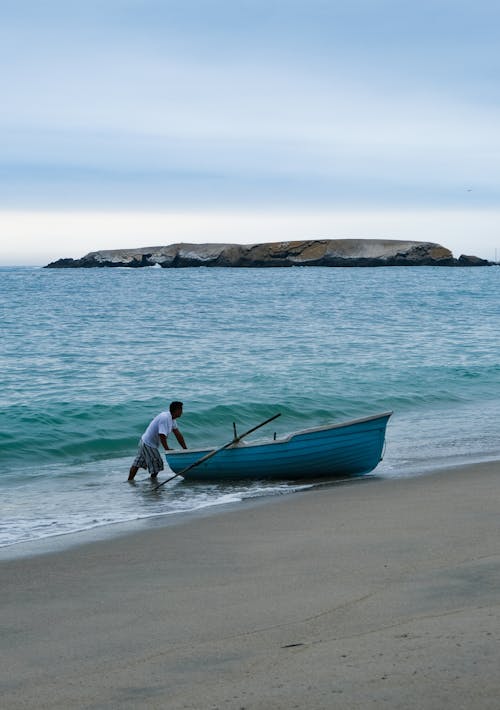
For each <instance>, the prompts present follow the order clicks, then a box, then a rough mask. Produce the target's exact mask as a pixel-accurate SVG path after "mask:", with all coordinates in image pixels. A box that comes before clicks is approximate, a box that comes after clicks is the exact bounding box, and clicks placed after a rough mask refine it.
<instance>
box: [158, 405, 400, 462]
mask: <svg viewBox="0 0 500 710" xmlns="http://www.w3.org/2000/svg"><path fill="white" fill-rule="evenodd" d="M393 413H394V412H393V411H392V410H390V411H387V412H382V413H381V414H372V415H370V416H368V417H361V418H360V419H351V420H350V421H347V422H340V423H339V424H323V425H322V426H317V427H310V428H309V429H299V430H298V431H293V432H291V433H290V434H287V435H286V436H285V438H283V439H271V440H269V441H260V442H259V441H243V440H241V441H238V442H237V443H236V444H232V445H231V446H227V447H226V449H225V451H230V450H231V449H244V448H248V447H257V446H272V445H275V444H287V443H289V442H290V441H291V440H292V439H294V438H295V437H296V436H301V435H302V434H314V433H316V432H320V431H329V430H330V429H343V428H344V427H349V426H353V425H354V424H364V423H365V422H370V421H375V420H376V419H383V418H384V417H387V419H388V418H389V417H391V416H392V415H393ZM216 449H217V447H213V448H203V449H173V450H172V453H170V452H166V456H167V461H168V458H169V457H170V456H172V454H174V455H180V456H185V455H187V454H196V453H200V454H201V453H209V452H210V451H215V450H216Z"/></svg>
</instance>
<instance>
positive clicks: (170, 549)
mask: <svg viewBox="0 0 500 710" xmlns="http://www.w3.org/2000/svg"><path fill="white" fill-rule="evenodd" d="M245 503H248V504H245V505H244V506H241V505H238V506H234V507H232V506H233V504H231V510H224V511H218V510H216V511H215V514H213V511H210V512H209V513H208V514H205V515H199V514H198V515H196V516H193V518H191V519H189V520H187V519H186V518H184V519H183V521H179V524H174V525H163V524H162V525H158V526H156V527H152V528H149V529H145V530H141V531H137V532H130V533H129V534H124V535H121V536H119V537H113V538H109V539H105V540H98V541H93V542H87V543H84V544H80V545H78V546H76V547H72V548H70V549H66V550H62V551H54V552H52V553H49V554H44V555H36V556H32V557H22V558H17V559H11V560H4V561H1V562H0V567H1V573H2V587H3V589H2V601H3V604H2V607H1V612H0V614H1V619H0V621H1V626H2V634H1V636H0V648H1V649H2V650H3V651H4V653H3V658H4V659H5V661H4V663H3V667H2V671H1V673H0V687H1V688H2V696H3V700H4V703H6V706H8V707H9V708H10V710H16V709H17V708H35V707H36V708H51V710H52V709H57V708H61V710H62V709H63V708H67V707H72V708H82V709H83V708H90V707H99V708H110V709H111V708H115V707H123V708H134V707H148V708H165V707H168V708H169V710H181V708H183V709H186V708H188V709H192V710H196V709H200V708H211V707H213V708H218V707H222V706H223V707H227V708H229V709H230V710H241V708H245V710H273V709H281V708H283V710H284V708H289V707H294V706H295V707H308V708H312V709H313V710H316V709H317V710H322V709H325V710H326V708H331V707H339V708H349V710H355V709H357V708H359V709H361V708H366V707H367V706H369V707H371V708H375V709H377V710H378V708H380V709H382V708H384V709H386V708H402V707H418V708H420V709H421V710H434V708H436V707H439V708H440V710H448V708H449V709H450V710H451V708H453V709H454V708H456V707H475V708H479V709H481V710H486V709H488V710H489V709H490V708H491V710H496V708H497V707H498V695H499V694H500V680H499V679H498V674H497V669H498V665H499V662H500V645H499V643H498V642H499V641H500V622H499V621H498V606H499V595H498V586H499V584H500V554H499V553H498V544H497V543H498V507H499V506H500V462H499V461H495V462H485V463H480V464H467V465H465V466H460V467H453V468H447V469H443V470H440V471H436V472H434V473H432V474H430V473H429V474H423V475H421V476H415V477H411V478H400V479H381V478H378V479H377V478H376V477H373V478H370V479H369V480H367V481H363V485H341V486H332V487H325V488H321V489H319V490H318V489H316V490H315V489H310V490H307V491H302V492H300V494H299V495H287V496H280V497H277V498H267V499H265V500H262V499H256V500H251V501H245Z"/></svg>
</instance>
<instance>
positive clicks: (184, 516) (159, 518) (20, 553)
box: [0, 457, 500, 564]
mask: <svg viewBox="0 0 500 710" xmlns="http://www.w3.org/2000/svg"><path fill="white" fill-rule="evenodd" d="M497 462H498V464H499V465H500V458H489V457H487V458H484V459H480V460H474V461H472V462H467V463H462V464H456V463H450V462H442V463H441V465H439V466H436V465H434V466H430V464H428V465H427V466H423V467H422V469H421V472H420V473H418V474H415V473H414V472H411V473H409V474H408V475H405V476H398V477H391V476H388V475H383V474H382V475H377V472H376V470H375V472H372V473H370V474H366V475H365V476H359V477H351V478H345V479H338V480H335V479H333V480H327V479H325V481H321V482H316V483H314V484H312V485H309V484H308V485H307V487H306V488H305V489H304V490H291V491H290V492H289V493H286V494H283V493H280V494H279V495H278V496H276V495H275V494H273V493H270V494H269V495H259V496H258V497H255V498H252V497H249V498H244V499H242V500H238V501H232V502H228V503H216V504H213V505H209V506H206V507H202V508H197V509H194V510H188V511H179V512H173V513H159V514H158V515H152V516H148V517H143V518H134V519H131V520H123V521H119V522H113V523H105V524H102V525H96V526H95V527H93V528H84V529H82V530H75V531H72V532H64V533H57V534H54V535H51V536H47V537H42V538H37V539H33V540H26V541H21V542H14V543H12V544H8V545H3V546H0V564H1V563H2V562H4V561H8V560H16V559H23V558H28V557H36V556H38V555H50V554H57V553H60V552H65V551H66V550H69V549H73V548H75V547H80V546H82V545H89V544H94V543H99V542H104V541H107V540H113V539H115V538H117V539H119V538H123V537H127V536H128V535H136V534H140V533H141V532H146V531H148V530H151V529H153V530H156V529H158V528H163V527H165V528H170V527H172V526H178V525H185V524H189V523H190V522H192V521H194V520H197V519H198V518H205V517H211V516H213V515H223V514H225V513H226V512H230V511H233V510H240V509H242V508H243V507H247V506H252V505H256V506H259V505H265V504H267V503H272V502H273V501H276V500H279V499H281V498H282V497H288V496H295V495H298V494H301V493H306V492H309V491H311V490H322V489H325V488H337V487H339V486H345V485H354V486H356V485H361V484H363V485H365V484H367V483H370V482H383V481H386V482H396V481H404V480H410V479H413V478H422V477H428V476H434V475H440V474H442V473H445V472H447V471H450V472H453V471H455V470H460V469H462V468H470V467H475V466H482V465H484V464H495V463H497Z"/></svg>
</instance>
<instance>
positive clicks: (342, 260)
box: [45, 239, 490, 269]
mask: <svg viewBox="0 0 500 710" xmlns="http://www.w3.org/2000/svg"><path fill="white" fill-rule="evenodd" d="M489 263H490V262H488V261H486V260H485V259H480V258H479V257H476V256H466V255H464V254H462V255H461V256H460V257H459V258H458V259H455V258H454V257H453V254H452V253H451V251H450V250H449V249H446V247H443V246H441V245H440V244H434V243H432V242H417V241H401V240H396V239H305V240H300V241H289V242H269V243H263V244H184V243H180V244H171V245H169V246H155V247H140V248H138V249H109V250H102V251H93V252H90V253H89V254H87V255H86V256H84V257H82V258H81V259H59V260H58V261H54V262H52V263H50V264H48V265H47V266H46V267H45V268H49V269H75V268H94V267H104V266H109V267H119V266H121V267H131V268H137V267H143V266H160V267H162V268H164V269H175V268H185V267H190V266H191V267H192V266H219V267H220V266H222V267H250V268H252V267H254V268H261V267H269V266H279V267H286V266H487V265H489Z"/></svg>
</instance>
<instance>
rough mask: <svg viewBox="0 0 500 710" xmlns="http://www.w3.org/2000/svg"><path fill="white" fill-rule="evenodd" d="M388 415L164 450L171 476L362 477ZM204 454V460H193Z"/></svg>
mask: <svg viewBox="0 0 500 710" xmlns="http://www.w3.org/2000/svg"><path fill="white" fill-rule="evenodd" d="M391 414H392V412H384V413H383V414H376V415H374V416H371V417H365V418H363V419H355V420H352V421H349V422H344V423H342V424H329V425H326V426H320V427H315V428H313V429H303V430H301V431H297V432H294V433H293V434H289V435H287V436H284V437H282V438H275V439H270V440H268V441H258V442H255V443H252V442H245V441H241V440H240V441H237V442H236V443H235V444H234V445H226V447H223V448H222V449H220V450H217V449H188V450H181V451H170V452H169V453H168V454H167V461H168V464H169V466H170V468H171V469H172V471H173V472H174V473H175V474H176V475H177V474H180V475H182V476H183V477H184V478H185V479H186V480H189V481H195V480H196V481H234V480H251V479H253V480H273V479H274V480H293V481H297V480H300V481H303V480H308V479H318V478H335V477H339V476H342V477H344V476H362V475H363V474H366V473H369V472H370V471H373V469H374V468H375V467H376V466H377V465H378V463H379V462H380V461H381V460H382V455H383V451H384V442H385V430H386V426H387V422H388V421H389V418H390V416H391ZM215 454H217V455H215ZM205 457H206V460H202V461H201V462H200V463H197V461H200V459H203V458H205ZM190 467H192V468H190ZM188 468H190V470H189V471H188V470H187V469H188ZM185 469H186V472H185V473H183V472H184V470H185Z"/></svg>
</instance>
